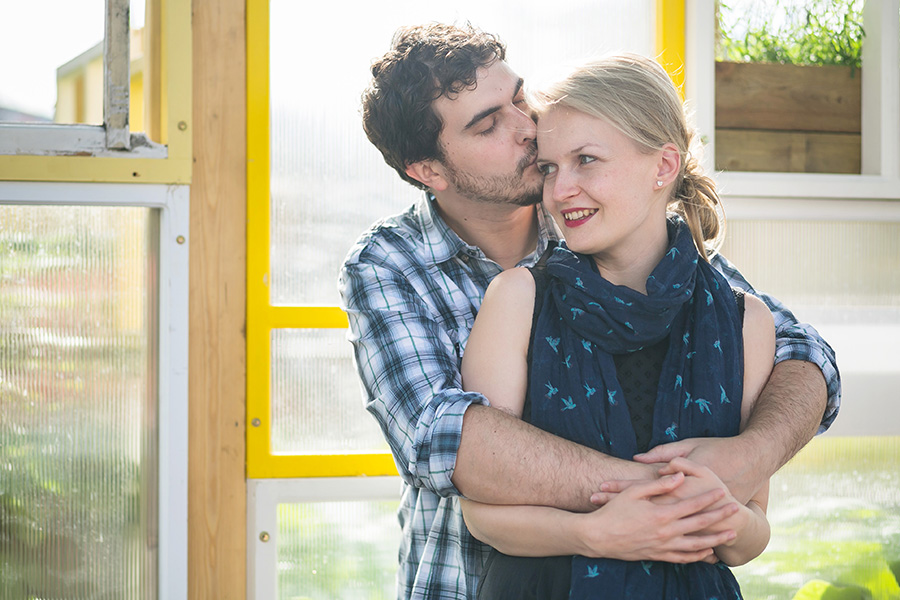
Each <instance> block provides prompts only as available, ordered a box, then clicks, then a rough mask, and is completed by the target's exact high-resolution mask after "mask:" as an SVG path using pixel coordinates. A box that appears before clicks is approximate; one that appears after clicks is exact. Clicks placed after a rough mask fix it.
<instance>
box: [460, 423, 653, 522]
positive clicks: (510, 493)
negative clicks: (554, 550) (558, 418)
mask: <svg viewBox="0 0 900 600" xmlns="http://www.w3.org/2000/svg"><path fill="white" fill-rule="evenodd" d="M655 476H656V469H655V468H654V467H652V466H649V465H641V464H638V463H634V462H630V461H624V460H620V459H617V458H614V457H611V456H608V455H606V454H602V453H600V452H597V451H594V450H591V449H589V448H586V447H584V446H580V445H578V444H576V443H574V442H570V441H568V440H564V439H562V438H559V437H557V436H555V435H552V434H550V433H547V432H546V431H542V430H540V429H538V428H536V427H533V426H531V425H529V424H528V423H525V422H524V421H522V420H521V419H518V418H516V417H514V416H512V415H509V414H507V413H504V412H502V411H499V410H497V409H494V408H490V407H487V406H479V405H473V406H470V407H469V408H468V409H467V410H466V414H465V418H464V420H463V431H462V440H461V442H460V445H459V451H458V453H457V458H456V467H455V469H454V473H453V477H452V480H453V484H454V485H455V486H456V488H457V489H458V490H459V491H460V493H462V494H463V495H464V496H466V497H467V498H470V499H472V500H476V501H478V502H483V503H486V504H532V505H540V506H554V507H556V508H563V509H567V510H577V511H588V510H592V509H594V508H596V506H593V505H591V503H590V496H591V494H592V493H593V492H596V491H598V490H599V489H600V483H602V482H603V481H605V480H608V479H648V478H653V477H655Z"/></svg>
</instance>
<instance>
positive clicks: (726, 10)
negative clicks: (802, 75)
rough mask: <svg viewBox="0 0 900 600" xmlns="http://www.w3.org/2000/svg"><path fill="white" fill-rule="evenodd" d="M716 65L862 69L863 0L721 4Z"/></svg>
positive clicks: (731, 1)
mask: <svg viewBox="0 0 900 600" xmlns="http://www.w3.org/2000/svg"><path fill="white" fill-rule="evenodd" d="M717 4H718V5H717V17H718V22H719V27H718V35H717V38H716V60H723V61H733V62H774V63H789V64H796V65H845V66H851V67H855V68H859V67H860V66H862V42H863V37H865V31H864V30H863V23H862V6H863V0H835V1H833V2H832V1H823V0H805V1H804V2H796V1H791V0H770V1H768V2H759V1H758V0H756V1H753V2H747V1H746V0H744V1H741V0H727V1H725V0H720V1H719V2H718V3H717Z"/></svg>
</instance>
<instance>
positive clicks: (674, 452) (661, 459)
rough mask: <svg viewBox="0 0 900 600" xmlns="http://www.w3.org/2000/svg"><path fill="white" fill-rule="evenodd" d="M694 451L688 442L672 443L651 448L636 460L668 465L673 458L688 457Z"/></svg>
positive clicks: (636, 456)
mask: <svg viewBox="0 0 900 600" xmlns="http://www.w3.org/2000/svg"><path fill="white" fill-rule="evenodd" d="M693 449H694V447H693V445H692V444H688V443H687V441H683V442H672V443H671V444H662V445H660V446H656V447H655V448H651V449H650V450H649V451H648V452H644V453H642V454H636V455H635V456H634V460H635V461H636V462H640V463H645V464H646V463H655V462H658V463H667V462H669V461H670V460H672V459H673V458H677V457H679V456H682V457H683V456H687V455H688V454H690V453H691V451H692V450H693Z"/></svg>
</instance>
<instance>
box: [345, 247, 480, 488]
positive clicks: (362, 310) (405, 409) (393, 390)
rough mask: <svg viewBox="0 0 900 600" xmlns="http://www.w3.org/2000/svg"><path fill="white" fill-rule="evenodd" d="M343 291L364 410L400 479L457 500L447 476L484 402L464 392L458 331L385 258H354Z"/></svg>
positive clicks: (348, 264)
mask: <svg viewBox="0 0 900 600" xmlns="http://www.w3.org/2000/svg"><path fill="white" fill-rule="evenodd" d="M385 258H387V257H385ZM338 285H339V289H340V293H341V297H342V300H343V308H344V310H345V311H346V312H347V316H348V320H349V324H350V330H349V333H348V337H349V340H350V342H351V343H352V344H353V348H354V354H355V358H356V365H357V369H358V371H359V376H360V379H361V381H362V384H363V388H364V390H365V396H366V398H365V402H366V409H367V410H368V411H369V412H370V413H371V414H372V415H373V416H374V417H375V419H376V420H377V421H378V423H379V425H380V426H381V429H382V431H383V433H384V436H385V439H386V440H387V442H388V444H389V446H390V448H391V452H392V453H393V456H394V461H395V463H396V465H397V470H398V471H399V473H400V475H401V477H402V478H403V479H404V480H405V481H406V482H407V483H409V484H410V485H413V486H415V487H419V488H426V489H428V490H431V491H432V492H434V493H435V494H438V495H440V496H451V495H459V492H458V491H457V489H456V488H455V486H454V485H453V483H452V482H451V480H450V478H451V476H452V475H453V469H454V466H455V464H456V455H457V451H458V448H459V443H460V437H461V434H462V423H463V415H464V414H465V411H466V409H467V408H468V407H469V406H470V405H471V404H473V403H476V404H487V401H486V399H485V398H484V396H482V395H481V394H477V393H472V392H464V391H463V390H462V389H461V377H460V372H459V346H458V340H456V339H455V335H454V333H453V332H450V331H448V329H447V327H446V326H444V325H442V324H441V323H440V322H439V318H438V317H437V316H436V313H435V310H434V308H433V307H432V306H430V305H429V303H428V301H427V300H426V299H425V297H424V295H423V293H422V289H417V288H416V278H415V277H411V276H410V274H409V273H402V272H400V271H399V270H397V269H396V268H395V267H393V266H388V265H385V264H384V261H382V260H371V259H369V260H361V259H360V258H359V257H358V256H356V257H351V258H350V259H348V260H347V261H346V262H345V263H344V266H343V267H342V269H341V274H340V278H339V283H338ZM423 285H424V282H423Z"/></svg>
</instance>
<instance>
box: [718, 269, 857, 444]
mask: <svg viewBox="0 0 900 600" xmlns="http://www.w3.org/2000/svg"><path fill="white" fill-rule="evenodd" d="M712 264H713V265H714V266H715V267H716V268H717V269H719V271H721V273H722V274H723V275H724V276H725V278H726V279H727V280H728V281H729V283H730V284H731V285H732V286H733V287H737V288H741V289H743V290H746V291H748V292H750V293H752V294H753V295H755V296H757V297H758V298H759V299H761V300H762V301H763V302H765V303H766V306H768V307H769V310H771V311H772V317H773V319H774V320H775V363H776V364H777V363H779V362H782V361H785V360H802V361H805V362H809V363H813V364H814V365H816V366H817V367H819V369H820V370H821V371H822V376H823V377H824V378H825V384H826V386H827V388H828V405H827V407H826V408H825V414H824V415H823V417H822V422H821V423H820V424H819V433H824V432H825V431H826V430H827V429H828V427H829V426H831V424H832V423H833V422H834V419H835V417H837V413H838V410H839V409H840V406H841V375H840V372H839V371H838V366H837V360H836V357H835V353H834V350H833V349H832V348H831V346H830V345H828V342H826V341H825V340H824V339H823V338H822V336H821V335H819V332H818V331H816V329H815V328H814V327H813V326H812V325H810V324H809V323H800V322H799V321H798V320H797V318H796V317H795V316H794V314H793V313H792V312H791V311H790V310H789V309H788V308H787V307H786V306H784V305H783V304H782V303H781V302H780V301H778V300H777V299H776V298H774V297H772V296H770V295H768V294H765V293H760V292H757V291H756V290H755V289H753V286H751V285H750V284H749V283H748V282H747V280H746V279H744V276H743V275H741V273H740V271H738V270H737V269H736V268H735V267H734V265H732V264H731V263H730V262H728V260H727V259H725V257H723V256H721V255H718V254H717V255H716V256H715V257H714V258H713V259H712Z"/></svg>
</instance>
